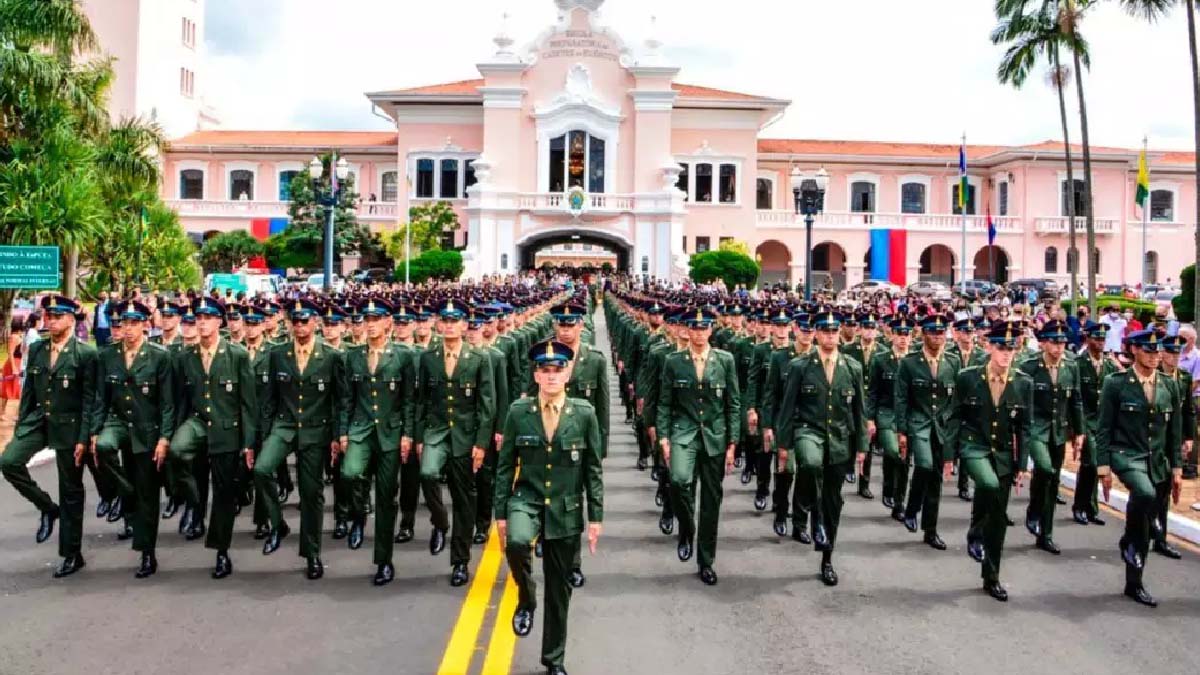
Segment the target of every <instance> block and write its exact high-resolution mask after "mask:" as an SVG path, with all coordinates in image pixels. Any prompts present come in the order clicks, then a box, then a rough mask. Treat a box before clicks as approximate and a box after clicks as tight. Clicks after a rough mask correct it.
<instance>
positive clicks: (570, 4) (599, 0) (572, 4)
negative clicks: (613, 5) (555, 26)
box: [554, 0, 604, 14]
mask: <svg viewBox="0 0 1200 675" xmlns="http://www.w3.org/2000/svg"><path fill="white" fill-rule="evenodd" d="M554 4H555V5H557V6H558V11H560V12H562V13H564V14H566V13H567V12H569V11H571V10H573V9H575V8H576V7H582V8H584V9H586V10H587V11H589V12H596V11H599V9H600V5H603V4H604V0H554Z"/></svg>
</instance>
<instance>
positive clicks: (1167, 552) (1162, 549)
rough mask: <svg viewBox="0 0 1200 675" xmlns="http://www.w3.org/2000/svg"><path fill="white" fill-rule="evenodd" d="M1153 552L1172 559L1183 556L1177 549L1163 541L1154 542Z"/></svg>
mask: <svg viewBox="0 0 1200 675" xmlns="http://www.w3.org/2000/svg"><path fill="white" fill-rule="evenodd" d="M1154 552H1155V553H1157V554H1159V555H1162V556H1166V557H1168V558H1170V559H1172V560H1179V559H1180V558H1182V557H1183V554H1182V553H1180V552H1179V549H1177V548H1175V547H1174V546H1172V545H1170V544H1168V543H1167V542H1165V541H1156V542H1154Z"/></svg>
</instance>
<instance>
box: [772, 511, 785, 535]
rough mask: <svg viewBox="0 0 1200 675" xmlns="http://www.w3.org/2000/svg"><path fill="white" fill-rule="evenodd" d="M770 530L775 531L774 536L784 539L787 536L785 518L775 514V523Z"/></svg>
mask: <svg viewBox="0 0 1200 675" xmlns="http://www.w3.org/2000/svg"><path fill="white" fill-rule="evenodd" d="M772 528H773V529H774V530H775V534H777V535H779V536H780V537H786V536H787V516H786V515H780V514H778V513H777V514H775V522H774V524H773V525H772Z"/></svg>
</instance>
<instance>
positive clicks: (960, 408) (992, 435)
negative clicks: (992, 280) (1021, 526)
mask: <svg viewBox="0 0 1200 675" xmlns="http://www.w3.org/2000/svg"><path fill="white" fill-rule="evenodd" d="M1019 338H1020V334H1019V332H1015V331H1014V330H1013V326H1012V325H1011V324H1000V323H998V324H996V325H995V326H994V327H993V328H992V330H991V333H990V334H989V335H988V341H989V342H990V343H991V345H992V354H991V358H990V359H989V360H988V362H987V363H986V364H985V365H980V366H972V367H970V368H965V369H963V370H962V371H961V372H959V373H958V377H957V378H956V379H955V385H956V386H955V387H954V398H953V401H952V403H951V411H952V412H951V415H952V417H953V419H954V420H955V421H956V422H957V424H958V430H957V433H956V436H957V438H958V455H959V462H960V469H959V470H960V471H965V472H966V473H968V474H970V476H971V479H972V480H974V481H975V497H974V503H973V505H972V507H971V525H970V528H969V529H968V530H967V553H968V554H969V555H970V556H971V559H972V560H974V561H975V562H977V563H980V566H981V567H982V574H983V590H984V591H985V592H986V593H987V594H988V595H990V596H992V597H993V598H995V599H996V600H999V601H1000V602H1006V601H1007V600H1008V591H1007V590H1005V588H1004V586H1003V585H1002V584H1001V583H1000V557H1001V555H1002V553H1003V551H1004V536H1005V533H1006V532H1007V531H1008V515H1007V510H1008V495H1009V492H1010V491H1011V490H1012V487H1013V485H1014V484H1015V485H1016V486H1017V490H1018V491H1019V490H1020V488H1021V486H1022V485H1023V484H1024V483H1025V480H1026V478H1027V477H1028V474H1027V473H1026V471H1025V467H1026V466H1027V464H1028V462H1029V447H1030V441H1031V432H1032V428H1033V427H1032V424H1033V408H1032V406H1033V403H1034V397H1033V379H1032V378H1031V377H1030V376H1029V375H1027V374H1025V373H1024V372H1022V371H1021V370H1019V369H1017V368H1013V367H1012V362H1013V357H1014V355H1015V353H1016V350H1017V348H1018V341H1019Z"/></svg>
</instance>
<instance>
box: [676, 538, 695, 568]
mask: <svg viewBox="0 0 1200 675" xmlns="http://www.w3.org/2000/svg"><path fill="white" fill-rule="evenodd" d="M675 554H676V555H678V556H679V562H687V561H689V560H691V559H692V542H691V540H689V539H688V538H687V537H684V536H683V535H679V544H678V545H676V546H675Z"/></svg>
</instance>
